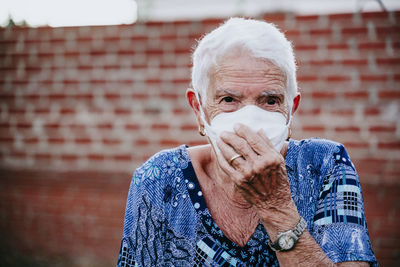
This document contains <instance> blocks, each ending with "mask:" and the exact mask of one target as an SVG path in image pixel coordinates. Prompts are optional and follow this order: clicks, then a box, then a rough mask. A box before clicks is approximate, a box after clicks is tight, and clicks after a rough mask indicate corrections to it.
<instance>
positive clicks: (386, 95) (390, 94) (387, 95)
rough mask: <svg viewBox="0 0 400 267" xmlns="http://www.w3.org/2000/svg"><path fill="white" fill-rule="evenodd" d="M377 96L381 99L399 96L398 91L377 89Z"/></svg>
mask: <svg viewBox="0 0 400 267" xmlns="http://www.w3.org/2000/svg"><path fill="white" fill-rule="evenodd" d="M378 96H379V98H382V99H396V98H400V91H379V92H378Z"/></svg>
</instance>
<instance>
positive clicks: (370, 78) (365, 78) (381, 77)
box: [360, 74, 388, 82]
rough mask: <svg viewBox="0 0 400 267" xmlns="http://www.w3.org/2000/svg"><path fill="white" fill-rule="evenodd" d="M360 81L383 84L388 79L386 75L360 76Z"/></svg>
mask: <svg viewBox="0 0 400 267" xmlns="http://www.w3.org/2000/svg"><path fill="white" fill-rule="evenodd" d="M360 79H361V81H363V82H384V81H386V80H387V79H388V77H387V75H386V74H382V75H373V74H371V75H361V76H360Z"/></svg>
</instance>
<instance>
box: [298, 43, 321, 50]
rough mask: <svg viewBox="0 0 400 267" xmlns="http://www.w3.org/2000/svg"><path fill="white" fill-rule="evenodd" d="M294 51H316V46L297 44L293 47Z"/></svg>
mask: <svg viewBox="0 0 400 267" xmlns="http://www.w3.org/2000/svg"><path fill="white" fill-rule="evenodd" d="M294 48H295V50H299V51H300V50H317V49H318V46H317V45H313V44H299V45H295V46H294Z"/></svg>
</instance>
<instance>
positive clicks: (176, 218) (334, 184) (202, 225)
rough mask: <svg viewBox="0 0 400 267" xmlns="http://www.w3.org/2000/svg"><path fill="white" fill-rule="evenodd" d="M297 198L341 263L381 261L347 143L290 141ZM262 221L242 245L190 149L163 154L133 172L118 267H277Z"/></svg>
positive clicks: (290, 169) (291, 172)
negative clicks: (208, 200) (221, 216)
mask: <svg viewBox="0 0 400 267" xmlns="http://www.w3.org/2000/svg"><path fill="white" fill-rule="evenodd" d="M285 163H286V169H287V173H288V177H289V181H290V189H291V193H292V198H293V200H294V202H295V204H296V206H297V209H298V211H299V213H300V215H301V216H303V218H304V219H305V220H306V221H307V223H308V230H309V232H310V233H311V235H312V236H313V237H314V238H315V240H316V241H317V243H318V244H319V245H320V246H321V248H322V249H323V250H324V252H325V253H326V254H327V255H328V257H329V258H330V259H331V260H332V261H333V262H335V263H337V262H342V261H368V262H371V264H372V265H373V266H377V263H376V259H375V256H374V254H373V252H372V249H371V244H370V240H369V236H368V229H367V225H366V220H365V214H364V208H363V199H362V193H361V187H360V183H359V180H358V177H357V173H356V171H355V168H354V166H353V164H352V162H351V160H350V158H349V156H348V155H347V152H346V150H345V148H344V147H343V146H342V145H341V144H338V143H335V142H332V141H328V140H323V139H307V140H302V141H295V140H290V141H289V149H288V153H287V155H286V158H285ZM268 241H269V237H268V233H267V232H266V230H265V228H264V227H263V225H262V224H261V223H260V224H259V225H258V226H257V228H256V230H255V232H254V234H253V236H252V237H251V238H250V240H249V242H248V243H247V244H246V245H245V246H244V247H240V246H238V245H237V244H235V243H234V242H232V241H230V240H229V239H228V238H226V237H225V236H224V234H223V232H222V231H221V230H220V229H219V228H218V225H216V224H215V222H214V221H213V219H212V217H211V215H210V213H209V211H208V209H207V206H206V204H205V201H204V199H203V196H202V192H201V190H200V186H199V184H198V180H197V177H196V174H195V172H194V169H193V166H192V163H191V161H190V157H189V155H188V152H187V147H186V146H184V145H183V146H180V147H178V148H174V149H170V150H165V151H161V152H159V153H157V154H156V155H154V156H153V157H152V158H150V159H149V160H148V161H147V162H145V163H144V164H143V165H142V166H141V167H140V168H138V169H137V170H136V171H135V173H134V176H133V179H132V183H131V187H130V189H129V195H128V200H127V207H126V214H125V224H124V233H123V238H122V243H121V250H120V254H119V259H118V266H279V263H278V261H277V258H276V255H275V252H273V251H272V250H271V249H270V248H269V246H268Z"/></svg>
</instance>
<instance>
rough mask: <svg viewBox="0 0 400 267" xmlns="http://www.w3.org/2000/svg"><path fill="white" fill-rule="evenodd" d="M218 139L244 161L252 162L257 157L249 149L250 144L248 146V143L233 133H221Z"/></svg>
mask: <svg viewBox="0 0 400 267" xmlns="http://www.w3.org/2000/svg"><path fill="white" fill-rule="evenodd" d="M220 138H221V140H222V141H223V142H224V143H226V144H227V145H229V146H230V147H231V148H232V149H233V150H234V151H236V152H237V153H235V154H240V155H242V156H243V157H244V158H245V159H246V160H254V158H255V157H256V156H257V154H256V153H255V151H254V150H253V149H252V148H251V146H250V144H248V142H247V141H246V140H245V139H244V138H242V137H240V136H238V135H236V134H234V133H231V132H223V133H222V134H221V136H220ZM235 154H234V155H235ZM228 156H229V155H228ZM231 156H232V155H231ZM229 159H230V158H228V161H229Z"/></svg>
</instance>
